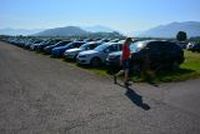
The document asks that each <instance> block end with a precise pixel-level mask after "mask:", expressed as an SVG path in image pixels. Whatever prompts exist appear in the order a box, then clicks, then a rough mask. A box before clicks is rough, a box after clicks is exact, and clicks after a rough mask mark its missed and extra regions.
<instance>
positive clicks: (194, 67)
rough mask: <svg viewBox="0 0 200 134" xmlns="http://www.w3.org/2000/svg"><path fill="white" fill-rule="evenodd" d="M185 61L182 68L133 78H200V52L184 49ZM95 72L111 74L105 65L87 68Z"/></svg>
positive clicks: (154, 80)
mask: <svg viewBox="0 0 200 134" xmlns="http://www.w3.org/2000/svg"><path fill="white" fill-rule="evenodd" d="M184 55H185V61H184V63H183V64H181V66H180V68H178V69H177V70H174V71H163V72H160V73H158V74H154V73H152V72H149V74H150V76H147V77H145V78H144V77H141V76H137V75H133V77H132V78H131V79H132V80H133V81H134V82H150V83H151V82H153V83H163V82H177V81H185V80H188V79H195V78H200V53H192V52H189V51H184ZM85 69H88V70H89V71H92V72H94V73H95V74H98V75H101V76H107V75H109V74H108V72H107V69H106V68H105V67H102V68H90V67H89V68H87V67H86V68H85Z"/></svg>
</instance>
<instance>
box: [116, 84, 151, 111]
mask: <svg viewBox="0 0 200 134" xmlns="http://www.w3.org/2000/svg"><path fill="white" fill-rule="evenodd" d="M118 85H119V86H121V87H123V88H125V89H126V93H125V95H126V96H127V97H128V98H129V99H130V100H131V101H132V102H133V103H134V104H135V105H136V106H138V107H140V108H142V109H143V110H145V111H148V110H150V109H151V107H150V106H149V105H148V104H146V103H144V102H143V97H142V96H141V95H139V94H138V93H136V92H135V91H134V89H132V88H130V87H124V86H123V85H121V84H118Z"/></svg>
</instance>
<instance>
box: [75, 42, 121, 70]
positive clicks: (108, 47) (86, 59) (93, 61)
mask: <svg viewBox="0 0 200 134" xmlns="http://www.w3.org/2000/svg"><path fill="white" fill-rule="evenodd" d="M121 49H122V44H121V43H111V42H108V43H104V44H102V45H100V46H98V47H96V48H95V49H94V50H87V51H83V52H80V53H79V54H78V56H77V62H78V63H79V64H90V65H92V66H93V67H96V66H99V65H101V64H102V63H105V60H106V57H107V56H108V54H109V53H111V52H116V51H119V50H121Z"/></svg>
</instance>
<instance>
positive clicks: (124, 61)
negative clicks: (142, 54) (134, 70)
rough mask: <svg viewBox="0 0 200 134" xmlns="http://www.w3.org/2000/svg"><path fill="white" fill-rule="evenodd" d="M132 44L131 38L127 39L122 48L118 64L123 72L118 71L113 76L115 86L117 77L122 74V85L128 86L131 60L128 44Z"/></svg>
mask: <svg viewBox="0 0 200 134" xmlns="http://www.w3.org/2000/svg"><path fill="white" fill-rule="evenodd" d="M131 42H132V39H131V38H127V39H126V41H125V42H124V44H123V47H122V56H121V59H120V64H121V65H122V67H123V70H120V71H119V72H118V73H117V74H116V75H114V83H115V84H117V76H119V75H121V74H122V73H124V85H125V86H128V85H129V84H128V74H129V69H130V59H131V52H130V48H129V46H130V44H131Z"/></svg>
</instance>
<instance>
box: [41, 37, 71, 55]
mask: <svg viewBox="0 0 200 134" xmlns="http://www.w3.org/2000/svg"><path fill="white" fill-rule="evenodd" d="M70 42H71V41H70V40H64V41H59V42H57V43H55V44H53V45H49V46H46V47H45V48H44V51H45V53H47V54H50V53H51V50H52V49H54V48H55V47H60V46H65V45H67V44H69V43H70Z"/></svg>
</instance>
